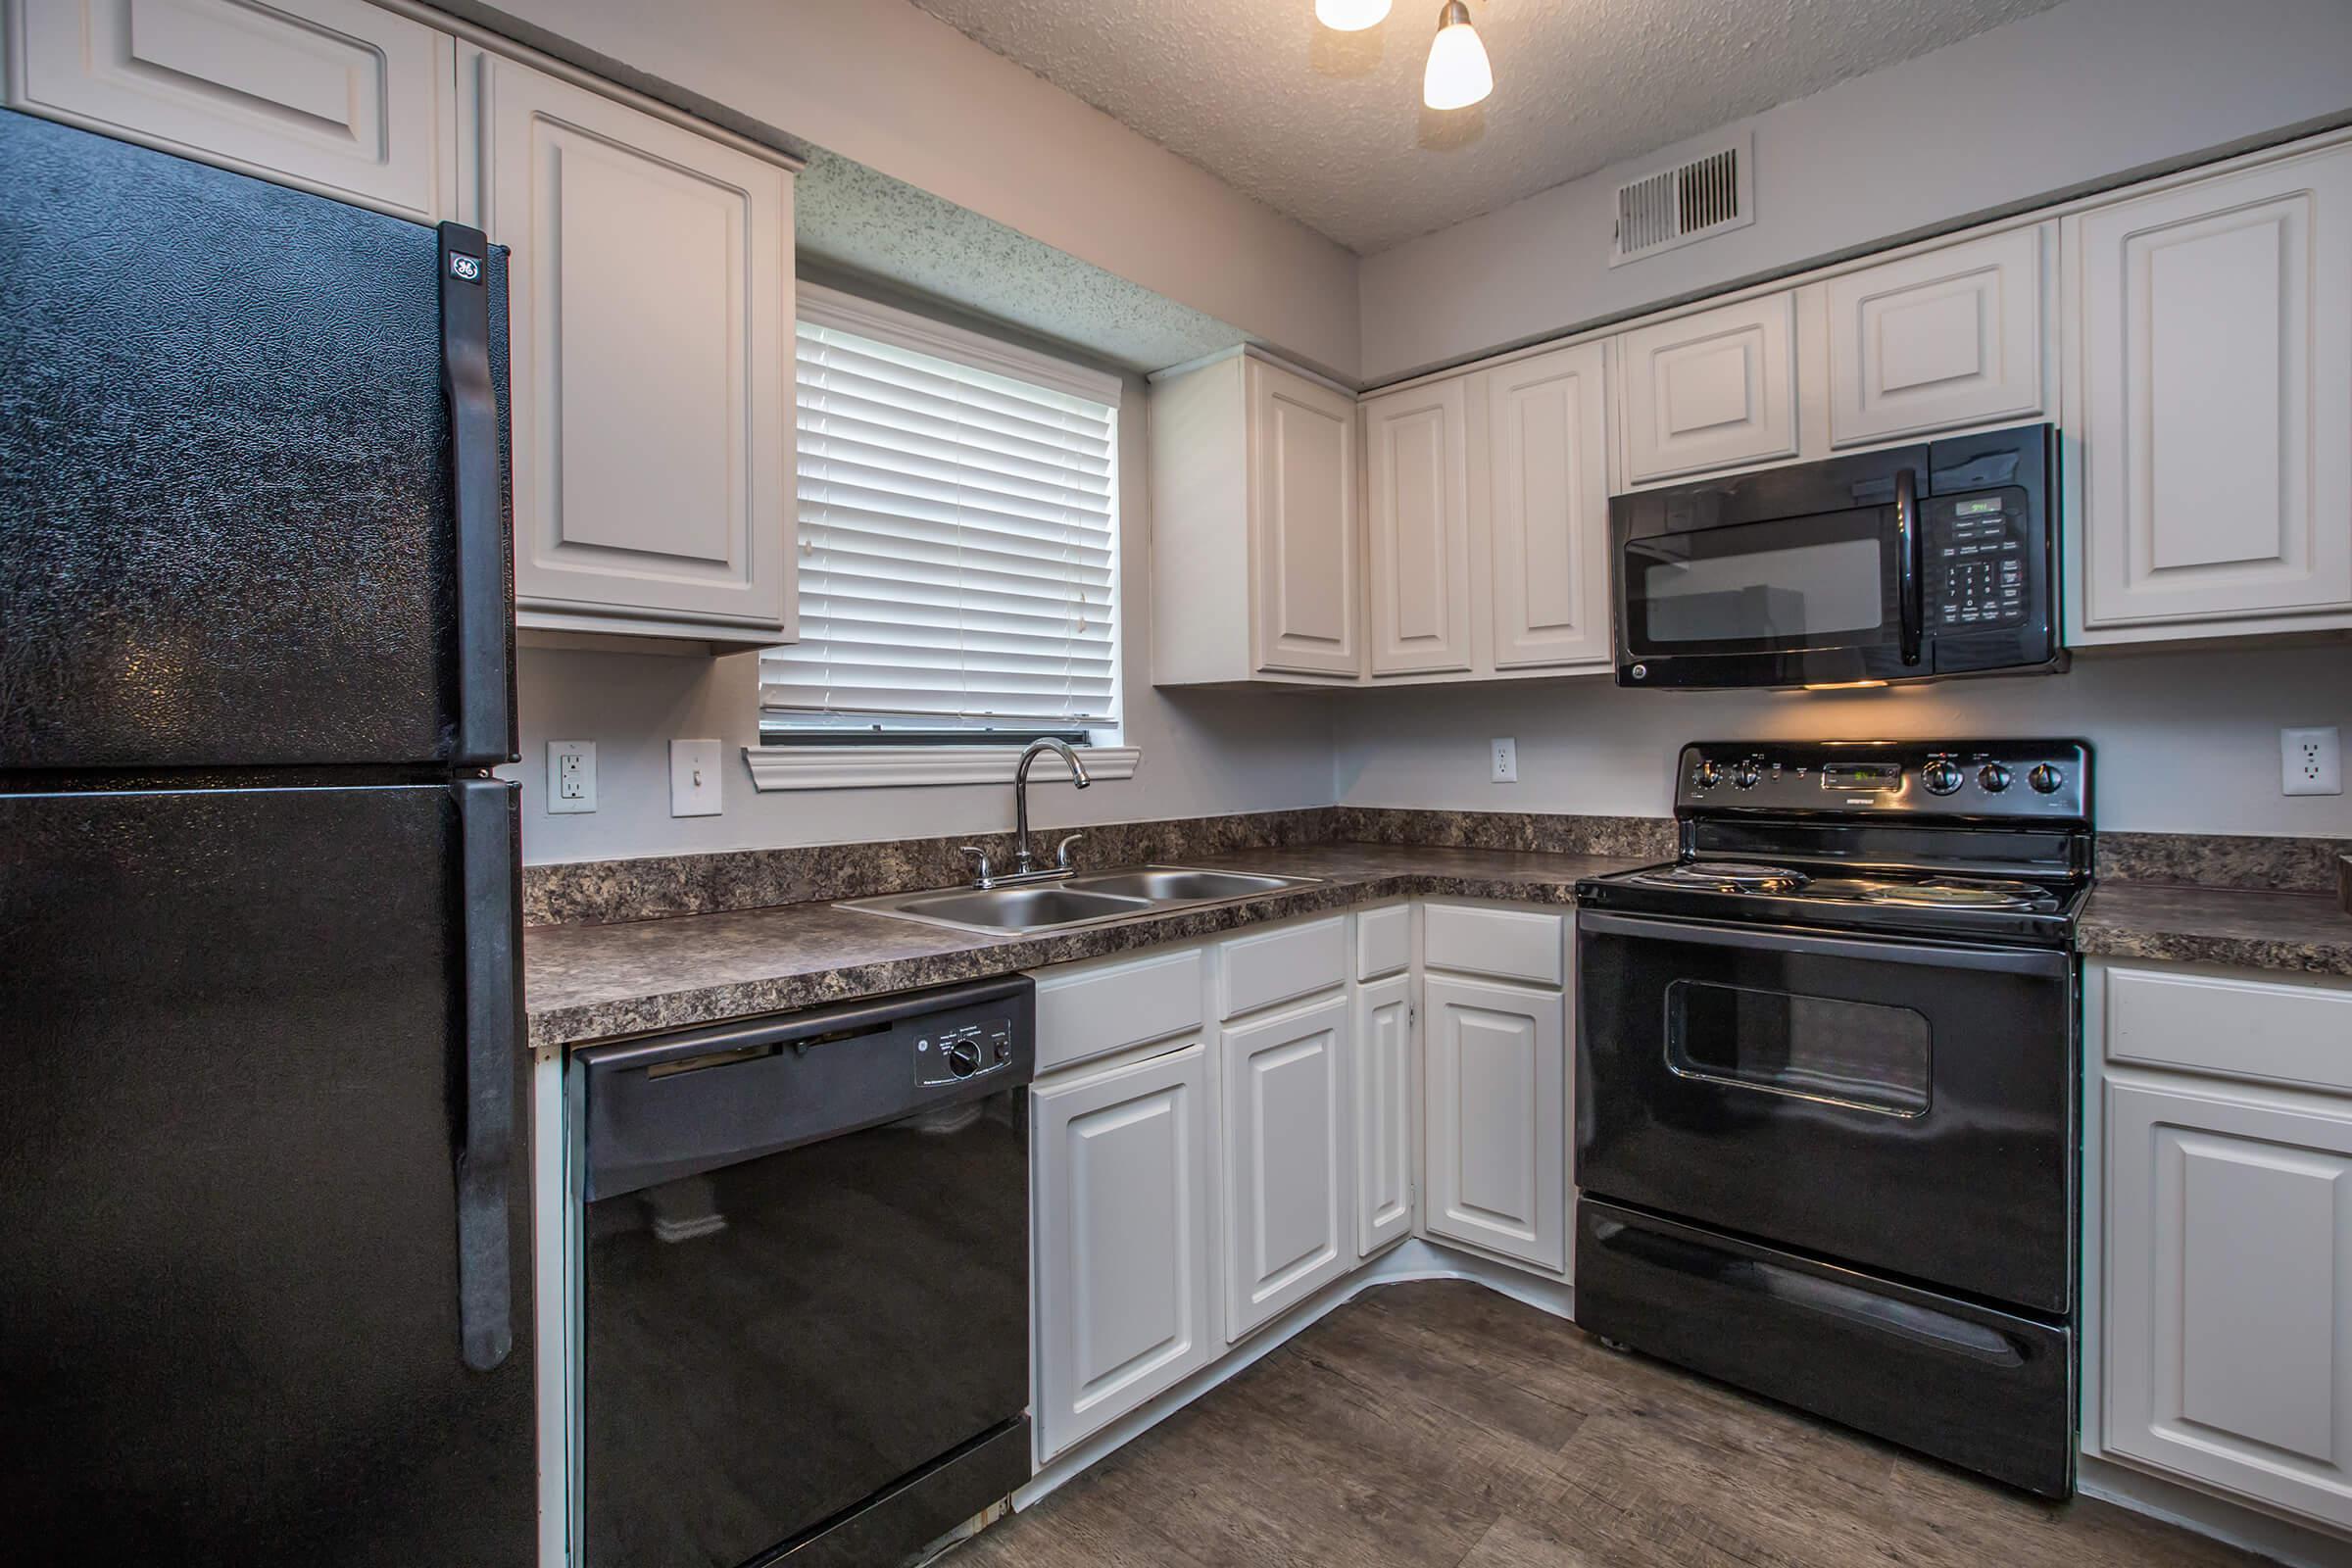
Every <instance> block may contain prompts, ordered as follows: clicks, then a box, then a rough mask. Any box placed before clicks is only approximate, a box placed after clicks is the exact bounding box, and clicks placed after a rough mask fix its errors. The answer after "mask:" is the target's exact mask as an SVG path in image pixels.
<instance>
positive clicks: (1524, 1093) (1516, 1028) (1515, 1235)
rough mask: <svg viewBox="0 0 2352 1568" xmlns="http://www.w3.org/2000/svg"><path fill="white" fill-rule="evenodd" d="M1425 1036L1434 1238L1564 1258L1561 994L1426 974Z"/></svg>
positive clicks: (1538, 1258) (1520, 1255)
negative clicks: (1426, 1016)
mask: <svg viewBox="0 0 2352 1568" xmlns="http://www.w3.org/2000/svg"><path fill="white" fill-rule="evenodd" d="M1421 1000H1422V1005H1423V1006H1425V1007H1426V1008H1427V1009H1428V1018H1429V1023H1428V1030H1427V1033H1426V1035H1425V1037H1424V1042H1425V1044H1424V1049H1423V1057H1424V1063H1425V1065H1424V1072H1425V1074H1426V1078H1427V1083H1428V1093H1427V1096H1426V1104H1427V1107H1428V1109H1427V1130H1426V1132H1425V1134H1424V1150H1425V1154H1426V1161H1427V1166H1428V1169H1427V1171H1426V1173H1425V1179H1424V1180H1423V1182H1422V1192H1423V1193H1424V1195H1426V1196H1425V1201H1424V1204H1423V1214H1422V1222H1421V1223H1422V1226H1423V1228H1424V1229H1426V1230H1427V1231H1428V1232H1429V1233H1430V1234H1431V1235H1433V1236H1439V1237H1444V1238H1448V1239H1450V1240H1453V1241H1457V1242H1467V1243H1469V1244H1470V1245H1472V1246H1474V1247H1479V1248H1483V1249H1485V1250H1488V1251H1490V1252H1497V1253H1500V1254H1501V1255H1503V1256H1505V1257H1512V1258H1517V1259H1518V1260H1519V1261H1521V1262H1523V1263H1528V1264H1532V1265H1533V1266H1535V1267H1537V1268H1540V1269H1547V1270H1549V1271H1551V1272H1553V1273H1558V1272H1560V1271H1561V1270H1563V1269H1565V1268H1566V1267H1567V1265H1568V1226H1567V1212H1568V1154H1567V1147H1568V1145H1567V1124H1568V1088H1567V1085H1568V1072H1567V1065H1568V1064H1567V1055H1568V1053H1567V1031H1566V1021H1567V1004H1566V1002H1565V1001H1564V1000H1563V999H1562V998H1561V996H1560V994H1559V993H1558V992H1556V991H1537V990H1533V989H1529V988H1526V987H1522V986H1504V985H1493V984H1489V983H1486V982H1484V981H1475V980H1458V979H1454V978H1452V977H1451V976H1444V975H1430V976H1429V977H1427V979H1425V980H1424V981H1423V983H1422V997H1421Z"/></svg>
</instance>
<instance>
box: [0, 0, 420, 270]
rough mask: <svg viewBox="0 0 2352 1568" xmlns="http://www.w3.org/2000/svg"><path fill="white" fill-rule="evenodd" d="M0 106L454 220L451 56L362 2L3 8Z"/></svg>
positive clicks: (258, 0)
mask: <svg viewBox="0 0 2352 1568" xmlns="http://www.w3.org/2000/svg"><path fill="white" fill-rule="evenodd" d="M7 23H8V32H9V35H8V39H7V47H6V50H5V53H6V55H7V67H8V72H7V103H8V106H9V107H10V108H12V109H21V110H23V111H25V113H27V114H34V115H43V116H46V117H48V118H49V119H52V120H62V121H65V122H67V123H70V124H75V125H79V126H81V127H82V128H83V129H85V130H95V131H100V132H103V133H104V134H107V135H112V136H120V137H122V138H123V139H124V140H127V141H135V142H140V143H143V144H145V145H146V146H149V147H156V148H160V149H162V150H163V151H165V152H168V153H176V154H178V155H180V156H181V157H185V158H194V159H198V160H201V161H203V162H205V163H211V164H220V165H222V166H224V167H226V168H229V169H234V170H236V171H238V172H240V173H247V174H252V175H255V176H256V177H258V178H261V179H267V180H270V181H272V182H274V183H276V184H280V185H292V186H295V187H297V188H299V189H302V190H307V191H310V192H312V193H314V194H316V195H319V196H327V197H331V198H333V199H334V200H336V201H344V202H350V203H353V204H354V205H356V206H361V207H371V208H373V209H375V210H376V211H377V212H382V213H389V214H391V215H392V216H393V217H395V218H407V219H412V220H414V221H417V222H420V223H433V222H438V221H441V220H442V219H445V218H449V217H453V216H455V214H456V211H457V202H456V187H457V172H458V111H457V92H456V88H457V71H456V66H455V63H454V62H455V49H456V44H455V41H454V40H453V39H451V38H450V37H449V35H448V34H446V33H442V32H437V31H435V30H434V29H433V28H431V27H428V26H426V25H423V24H422V23H419V22H415V21H412V20H410V19H409V18H407V17H404V16H398V15H395V14H394V13H392V12H390V11H386V10H383V9H381V8H380V7H377V6H372V5H368V4H367V3H366V0H270V3H268V4H264V3H262V0H11V3H10V5H9V6H8V10H7Z"/></svg>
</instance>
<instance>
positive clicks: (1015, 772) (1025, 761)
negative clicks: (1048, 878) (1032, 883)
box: [1012, 735, 1094, 876]
mask: <svg viewBox="0 0 2352 1568" xmlns="http://www.w3.org/2000/svg"><path fill="white" fill-rule="evenodd" d="M1046 752H1058V753H1059V754H1060V755H1061V760H1063V761H1065V762H1067V763H1069V764H1070V782H1071V783H1073V784H1075V785H1077V786H1078V787H1079V788H1080V789H1085V788H1086V787H1087V786H1088V785H1089V784H1092V783H1093V782H1094V780H1093V779H1091V778H1088V777H1087V776H1086V764H1085V763H1084V762H1082V761H1080V760H1078V754H1077V753H1076V752H1074V751H1072V750H1071V749H1070V744H1069V742H1067V741H1060V740H1055V739H1054V737H1053V736H1051V735H1040V736H1039V737H1038V738H1037V739H1036V740H1033V741H1031V742H1030V743H1029V746H1028V749H1027V750H1026V751H1024V752H1022V753H1021V760H1019V761H1018V762H1016V763H1014V764H1013V769H1012V844H1013V856H1014V858H1015V859H1016V860H1017V861H1018V862H1019V863H1018V866H1017V867H1016V869H1015V870H1014V872H1013V874H1014V875H1015V876H1029V875H1032V874H1035V873H1034V863H1035V858H1034V857H1033V856H1031V855H1030V853H1029V766H1030V764H1031V763H1033V762H1035V761H1036V760H1038V758H1039V756H1040V755H1041V754H1043V753H1046ZM1077 836H1078V835H1076V834H1075V833H1073V834H1071V835H1070V838H1067V839H1063V840H1062V841H1061V847H1060V849H1059V850H1058V851H1057V852H1056V860H1057V869H1059V870H1063V871H1067V870H1068V869H1069V868H1070V864H1069V861H1070V839H1074V838H1076V837H1077Z"/></svg>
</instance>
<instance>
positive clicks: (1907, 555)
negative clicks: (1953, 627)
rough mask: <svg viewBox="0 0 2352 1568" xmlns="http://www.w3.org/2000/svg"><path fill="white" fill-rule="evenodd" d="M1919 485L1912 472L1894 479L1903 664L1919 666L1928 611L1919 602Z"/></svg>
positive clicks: (1906, 470)
mask: <svg viewBox="0 0 2352 1568" xmlns="http://www.w3.org/2000/svg"><path fill="white" fill-rule="evenodd" d="M1920 549H1921V545H1920V537H1919V481H1918V479H1917V478H1915V477H1914V476H1913V474H1912V472H1911V470H1910V469H1909V468H1901V469H1898V470H1896V472H1895V475H1894V550H1895V583H1896V592H1897V597H1898V598H1899V599H1900V600H1901V601H1902V617H1903V662H1904V663H1906V664H1916V663H1918V662H1919V641H1920V635H1921V627H1922V624H1923V622H1925V621H1926V619H1927V608H1926V606H1925V605H1924V604H1923V603H1922V602H1921V599H1920V586H1919V565H1920Z"/></svg>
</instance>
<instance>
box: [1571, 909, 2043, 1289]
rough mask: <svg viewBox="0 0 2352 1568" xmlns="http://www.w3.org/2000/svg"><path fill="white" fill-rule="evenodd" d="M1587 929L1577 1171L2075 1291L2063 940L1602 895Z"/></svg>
mask: <svg viewBox="0 0 2352 1568" xmlns="http://www.w3.org/2000/svg"><path fill="white" fill-rule="evenodd" d="M1577 942H1578V971H1579V1008H1580V1022H1579V1029H1578V1033H1577V1059H1576V1072H1577V1090H1576V1105H1577V1144H1576V1157H1577V1166H1576V1168H1577V1181H1578V1185H1579V1186H1580V1187H1581V1188H1582V1189H1583V1190H1585V1191H1586V1192H1588V1193H1591V1194H1594V1195H1597V1196H1601V1197H1606V1198H1610V1199H1615V1200H1618V1201H1624V1202H1630V1203H1635V1204H1639V1205H1641V1206H1642V1207H1645V1208H1652V1209H1658V1210H1661V1211H1664V1212H1666V1213H1669V1214H1676V1215H1681V1216H1683V1217H1685V1218H1688V1219H1691V1220H1694V1221H1697V1222H1699V1223H1701V1224H1704V1225H1709V1226H1714V1227H1718V1228H1721V1229H1724V1230H1729V1231H1736V1232H1740V1233H1742V1234H1745V1235H1748V1236H1752V1237H1757V1238H1761V1239H1765V1240H1768V1241H1771V1242H1774V1243H1777V1244H1780V1245H1783V1246H1787V1247H1791V1248H1795V1249H1798V1250H1804V1251H1808V1252H1811V1253H1814V1254H1816V1255H1819V1256H1822V1257H1825V1258H1830V1259H1834V1260H1837V1261H1839V1262H1842V1263H1846V1264H1850V1265H1853V1266H1856V1267H1861V1268H1868V1269H1876V1270H1881V1271H1885V1272H1887V1273H1892V1274H1898V1275H1904V1276H1908V1277H1910V1278H1913V1279H1917V1280H1921V1281H1925V1282H1929V1283H1932V1284H1935V1285H1937V1286H1940V1287H1942V1288H1945V1289H1950V1290H1957V1291H1962V1292H1968V1293H1973V1294H1976V1295H1980V1296H1983V1297H1985V1298H1988V1299H1993V1300H1999V1301H2006V1302H2012V1303H2015V1304H2017V1305H2021V1306H2025V1307H2028V1308H2032V1309H2034V1310H2038V1311H2044V1312H2052V1313H2064V1312H2066V1311H2067V1310H2069V1308H2070V1306H2071V1304H2072V1301H2073V1279H2074V1246H2073V1231H2074V1222H2073V1213H2074V1168H2075V1140H2076V1101H2077V1093H2076V1088H2075V1084H2076V1077H2077V1073H2076V1056H2077V1046H2076V1031H2075V987H2074V980H2073V963H2072V960H2071V958H2070V957H2069V956H2067V955H2065V954H2062V953H2055V952H2046V951H2039V950H2031V949H2008V948H1995V947H1985V946H1976V945H1964V944H1957V943H1931V942H1911V941H1902V942H1897V941H1887V940H1880V939H1872V938H1845V937H1830V936H1818V935H1811V934H1805V933H1799V932H1793V931H1788V930H1785V929H1779V928H1750V927H1741V926H1732V925H1721V924H1714V923H1708V922H1700V921H1681V920H1669V919H1659V918H1646V917H1639V916H1628V915H1617V914H1606V913H1601V912H1598V911H1593V910H1586V911H1583V912H1581V913H1580V914H1579V915H1578V918H1577Z"/></svg>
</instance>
